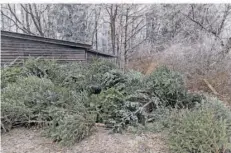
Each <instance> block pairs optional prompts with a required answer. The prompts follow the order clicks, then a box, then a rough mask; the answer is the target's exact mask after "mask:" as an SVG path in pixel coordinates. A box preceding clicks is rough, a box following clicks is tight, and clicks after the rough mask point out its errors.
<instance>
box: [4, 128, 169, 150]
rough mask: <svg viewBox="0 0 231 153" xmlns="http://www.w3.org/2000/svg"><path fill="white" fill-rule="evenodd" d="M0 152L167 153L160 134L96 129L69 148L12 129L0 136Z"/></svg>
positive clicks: (31, 131) (35, 133) (33, 133)
mask: <svg viewBox="0 0 231 153" xmlns="http://www.w3.org/2000/svg"><path fill="white" fill-rule="evenodd" d="M1 144H2V145H1V153H167V149H166V145H165V143H164V139H163V138H162V136H161V135H160V134H153V133H149V134H148V133H147V134H129V133H127V134H109V132H108V131H107V130H105V129H103V128H98V129H97V131H96V132H94V134H93V135H91V136H90V137H88V138H86V139H84V140H83V141H81V142H80V143H76V144H75V145H73V146H72V147H63V146H60V145H58V144H56V143H52V141H51V140H50V139H48V138H45V137H42V136H41V135H40V132H39V130H34V129H25V128H16V129H13V130H12V131H10V132H8V133H4V134H2V136H1Z"/></svg>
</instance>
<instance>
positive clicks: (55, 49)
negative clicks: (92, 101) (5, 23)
mask: <svg viewBox="0 0 231 153" xmlns="http://www.w3.org/2000/svg"><path fill="white" fill-rule="evenodd" d="M28 57H42V58H45V59H55V60H57V61H58V62H74V61H88V60H92V59H93V57H102V58H113V56H111V55H108V54H104V53H99V52H96V51H92V50H91V46H90V45H88V44H79V43H73V42H67V41H61V40H56V39H49V38H43V37H37V36H30V35H25V34H18V33H13V32H6V31H1V65H3V64H9V63H10V62H12V61H14V60H15V59H17V61H24V60H25V59H28Z"/></svg>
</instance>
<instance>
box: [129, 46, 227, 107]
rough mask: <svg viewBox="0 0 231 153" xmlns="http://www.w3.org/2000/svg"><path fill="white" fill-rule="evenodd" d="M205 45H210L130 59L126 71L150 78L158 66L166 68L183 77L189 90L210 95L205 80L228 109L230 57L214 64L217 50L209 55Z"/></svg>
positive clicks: (183, 47) (180, 48) (209, 49)
mask: <svg viewBox="0 0 231 153" xmlns="http://www.w3.org/2000/svg"><path fill="white" fill-rule="evenodd" d="M208 43H211V42H206V43H204V44H203V43H201V44H199V43H198V44H194V45H184V44H174V45H172V46H171V47H169V48H168V49H166V50H165V51H163V52H161V53H152V54H149V55H145V56H140V57H133V60H131V62H130V64H129V68H132V69H135V70H137V71H140V72H142V73H144V74H150V73H151V72H153V71H154V70H155V68H156V67H157V66H160V65H166V66H167V67H168V68H170V69H172V70H176V71H179V72H181V73H182V74H184V76H185V82H186V86H187V88H188V89H189V90H191V91H203V92H208V93H213V92H212V91H211V89H210V88H209V87H208V85H207V84H206V83H205V82H204V79H206V80H207V81H208V82H209V83H210V84H211V86H212V87H213V88H214V89H215V90H216V91H217V93H218V95H217V96H218V97H219V98H220V99H221V100H224V101H226V102H227V103H229V104H230V105H231V55H228V56H227V58H225V59H223V61H221V62H218V63H217V64H213V63H214V61H216V57H217V54H218V52H219V50H220V48H217V50H213V51H211V48H210V46H209V44H208ZM211 63H212V64H211ZM211 65H212V66H211Z"/></svg>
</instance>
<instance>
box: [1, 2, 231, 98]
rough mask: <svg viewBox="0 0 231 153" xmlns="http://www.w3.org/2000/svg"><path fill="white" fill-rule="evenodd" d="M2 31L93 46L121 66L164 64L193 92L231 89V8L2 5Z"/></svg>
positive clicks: (143, 68) (145, 69)
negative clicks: (181, 74) (114, 57)
mask: <svg viewBox="0 0 231 153" xmlns="http://www.w3.org/2000/svg"><path fill="white" fill-rule="evenodd" d="M1 7H2V9H1V29H2V30H6V31H14V32H19V33H26V34H30V35H38V36H42V37H49V38H55V39H61V40H68V41H74V42H83V43H89V44H92V46H93V48H94V49H95V50H98V51H101V52H106V53H111V54H114V55H116V56H117V65H119V66H120V67H121V68H133V69H135V70H138V71H141V72H143V73H150V72H151V71H153V70H154V69H155V67H156V66H158V65H167V66H168V67H171V68H172V69H174V70H177V71H180V72H182V73H184V74H185V76H186V81H188V83H187V85H188V86H189V88H190V89H192V90H194V89H195V90H210V89H207V85H206V84H205V83H204V81H203V80H204V79H207V80H209V83H210V84H211V85H212V86H213V87H214V88H215V89H216V92H218V94H222V95H226V94H227V95H228V93H230V92H231V91H230V90H231V89H230V87H231V81H230V80H231V79H230V78H231V62H230V48H231V37H230V36H231V5H230V4H2V5H1Z"/></svg>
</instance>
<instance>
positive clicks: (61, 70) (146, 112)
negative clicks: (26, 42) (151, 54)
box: [1, 58, 231, 152]
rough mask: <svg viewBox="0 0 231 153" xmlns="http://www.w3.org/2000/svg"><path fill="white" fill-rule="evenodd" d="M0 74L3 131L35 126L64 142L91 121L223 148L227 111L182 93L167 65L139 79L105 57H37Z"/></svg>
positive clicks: (203, 148)
mask: <svg viewBox="0 0 231 153" xmlns="http://www.w3.org/2000/svg"><path fill="white" fill-rule="evenodd" d="M1 72H2V74H1V76H2V84H1V88H2V93H1V94H2V96H1V101H2V107H1V109H2V111H1V116H2V118H1V128H2V129H3V131H9V130H10V129H11V128H14V127H16V126H26V127H30V126H39V127H42V128H43V130H44V134H45V135H46V136H48V137H51V138H52V139H53V140H54V141H55V142H59V143H61V144H64V145H70V144H73V143H75V142H78V141H80V140H82V139H84V138H85V137H86V136H88V135H90V134H91V132H92V127H93V126H94V123H96V122H97V123H104V124H105V125H106V126H107V127H108V128H110V129H112V130H113V131H114V132H122V131H123V130H125V129H128V128H129V129H136V130H138V129H142V130H149V131H153V132H160V131H163V130H165V131H167V132H169V136H170V137H169V142H170V143H169V145H170V147H171V149H172V151H173V152H178V151H179V152H209V151H211V152H213V151H214V149H217V150H222V149H223V150H222V151H224V149H227V148H228V146H226V145H228V142H227V140H228V137H229V136H230V125H229V124H228V123H230V122H231V113H230V110H229V109H228V108H227V107H225V106H224V105H223V104H222V102H220V101H218V100H215V99H212V100H211V98H208V97H205V96H203V95H199V94H195V93H190V92H188V91H187V90H186V88H185V86H184V82H183V78H182V76H181V75H180V74H179V73H177V72H174V71H171V70H169V69H167V68H166V67H160V68H158V69H157V70H156V71H154V72H153V73H152V74H151V75H149V76H144V75H143V74H141V73H139V72H136V71H127V72H123V71H121V70H119V69H118V68H116V66H115V65H113V64H112V63H110V62H107V61H103V60H95V61H94V62H92V63H69V64H62V65H61V64H58V63H56V62H55V61H50V60H44V59H40V58H37V59H29V60H28V61H26V62H25V63H24V65H22V66H21V67H20V66H15V67H8V68H4V69H2V70H1ZM212 125H213V127H212V128H210V129H209V127H210V126H212ZM136 130H133V131H136Z"/></svg>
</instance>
